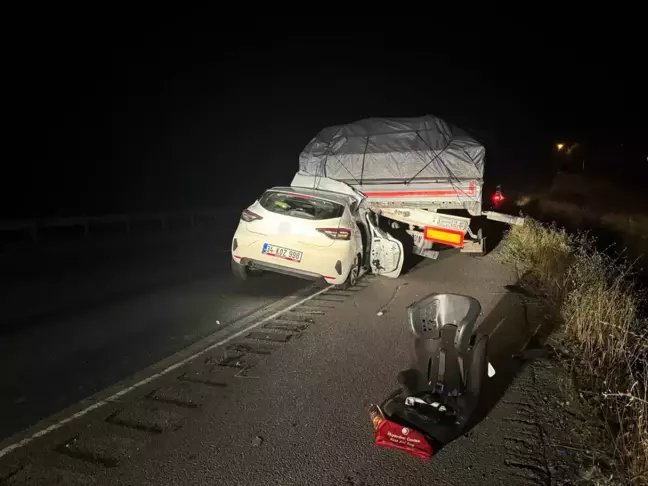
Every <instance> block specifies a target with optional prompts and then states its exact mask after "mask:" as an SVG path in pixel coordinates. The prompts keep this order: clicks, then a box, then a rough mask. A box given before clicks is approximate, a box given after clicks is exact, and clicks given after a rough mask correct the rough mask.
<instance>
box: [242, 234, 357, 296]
mask: <svg viewBox="0 0 648 486" xmlns="http://www.w3.org/2000/svg"><path fill="white" fill-rule="evenodd" d="M268 239H270V241H268V242H269V243H271V244H277V245H278V246H282V247H286V248H290V249H293V250H297V251H302V252H303V256H302V260H301V261H300V262H294V261H288V260H282V259H280V258H276V257H273V256H268V255H264V254H263V253H262V247H263V243H264V242H266V240H268ZM337 243H338V242H336V243H334V244H332V245H331V246H327V247H314V246H313V247H303V246H297V245H295V244H294V242H287V241H281V240H280V239H278V238H264V237H262V236H261V237H260V236H259V235H257V234H254V233H251V232H249V231H247V230H245V229H243V228H239V230H238V231H237V232H236V233H235V235H234V239H233V242H232V258H233V259H234V261H236V262H239V263H241V264H243V265H249V266H251V267H254V268H258V269H264V270H269V271H272V272H277V273H282V274H285V275H291V276H294V277H299V278H304V279H308V280H320V279H323V280H324V281H326V282H328V283H330V284H334V285H339V284H341V283H343V282H344V281H345V280H346V277H347V275H348V274H349V269H350V268H351V265H352V263H353V261H354V256H353V249H352V247H351V245H344V246H341V245H338V244H337ZM339 243H348V242H339Z"/></svg>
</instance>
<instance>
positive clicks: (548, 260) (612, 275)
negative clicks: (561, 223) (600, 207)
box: [500, 219, 648, 484]
mask: <svg viewBox="0 0 648 486" xmlns="http://www.w3.org/2000/svg"><path fill="white" fill-rule="evenodd" d="M595 243H596V241H595V239H594V238H593V237H592V236H589V235H588V234H585V233H582V232H567V231H566V230H564V229H561V228H558V227H557V226H556V225H555V224H554V225H547V224H542V223H540V222H538V221H535V220H533V219H527V220H526V222H525V224H524V225H521V226H514V227H512V228H511V229H510V231H509V232H508V234H507V235H506V237H505V240H504V244H503V245H502V251H501V253H500V258H501V259H502V261H504V262H507V263H511V264H514V265H515V266H516V267H517V269H518V270H519V272H520V275H521V281H522V283H523V284H524V285H526V286H528V287H530V288H532V289H533V291H534V292H535V293H536V294H537V295H540V296H541V298H542V299H543V300H544V301H545V302H546V304H547V308H548V309H552V310H553V311H554V312H555V316H554V317H555V318H556V320H557V322H559V323H560V329H559V330H558V331H557V333H556V335H557V336H558V338H559V339H560V340H561V341H562V342H563V344H564V345H565V347H566V348H567V350H568V351H569V353H568V356H569V358H568V365H569V367H570V368H571V372H572V376H573V377H574V379H575V385H576V387H577V390H578V394H579V396H580V398H581V401H582V406H583V407H585V409H586V410H589V411H590V412H591V413H590V414H589V415H590V416H591V417H596V420H598V421H600V424H601V425H602V426H603V427H604V428H605V430H606V433H607V434H608V437H609V441H610V442H609V443H610V444H611V446H610V454H611V455H612V456H613V458H612V459H613V460H612V464H613V466H614V467H615V469H616V471H617V473H618V474H620V475H621V477H622V478H623V480H622V482H623V484H648V395H647V390H648V321H646V319H645V318H644V316H642V315H641V312H642V311H641V310H640V309H642V308H643V305H644V303H645V302H644V295H643V291H642V289H641V288H640V287H639V285H638V284H637V283H636V280H635V279H634V278H633V277H634V275H633V274H632V271H633V267H632V265H631V264H630V263H628V262H627V261H626V260H622V259H619V258H618V257H612V256H610V255H609V254H608V253H606V252H603V251H601V250H599V249H597V247H596V244H595ZM601 484H604V483H601Z"/></svg>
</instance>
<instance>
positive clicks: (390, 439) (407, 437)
mask: <svg viewBox="0 0 648 486" xmlns="http://www.w3.org/2000/svg"><path fill="white" fill-rule="evenodd" d="M369 415H370V416H371V421H372V422H373V426H374V430H375V431H376V440H375V442H376V445H377V446H379V447H390V448H392V449H398V450H399V451H403V452H406V453H408V454H412V455H414V456H416V457H420V458H421V459H429V458H431V457H432V455H433V454H434V451H433V450H432V446H431V445H430V443H429V442H428V441H427V439H426V438H425V436H424V435H423V434H422V433H420V432H418V431H416V430H414V429H412V428H409V427H403V426H402V425H399V424H397V423H395V422H392V421H391V420H388V419H386V418H385V416H384V415H383V414H382V412H381V410H380V409H379V408H378V407H376V406H375V405H372V406H371V408H370V409H369Z"/></svg>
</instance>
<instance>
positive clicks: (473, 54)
mask: <svg viewBox="0 0 648 486" xmlns="http://www.w3.org/2000/svg"><path fill="white" fill-rule="evenodd" d="M466 10H468V9H466ZM41 13H42V12H41ZM221 14H222V12H221ZM631 17H632V14H631V13H628V15H627V17H623V16H622V19H621V20H619V21H617V20H612V19H610V18H606V19H604V21H603V22H602V23H596V22H592V21H591V20H586V19H585V18H584V17H566V18H562V17H561V16H560V15H558V16H556V17H551V16H550V17H549V18H548V19H547V20H537V19H536V20H535V22H536V24H533V25H531V23H530V19H531V17H528V18H527V19H526V20H525V21H524V22H520V21H501V22H499V23H497V24H496V23H494V22H491V21H484V22H482V23H481V24H480V26H479V27H475V26H472V25H467V22H463V21H462V19H461V18H448V19H442V18H440V17H438V16H437V17H434V16H428V15H427V14H424V13H423V12H420V13H417V12H413V13H412V15H411V16H409V17H394V16H387V17H383V18H374V17H371V16H359V17H357V18H354V17H352V16H344V17H343V16H333V17H331V18H326V19H323V18H320V17H318V15H315V14H313V15H310V16H308V17H307V18H306V19H300V18H285V17H284V18H279V17H272V16H265V17H259V18H257V19H253V18H249V17H245V20H241V17H239V16H237V15H217V14H215V13H214V12H210V11H204V12H189V13H187V12H183V13H173V14H169V15H166V16H164V17H154V16H153V15H149V14H148V13H146V12H145V13H141V12H139V13H138V14H137V15H136V14H134V13H132V12H125V13H123V14H119V15H115V14H114V12H111V14H110V15H107V14H106V13H105V12H93V13H92V14H91V13H88V12H86V13H84V14H83V15H81V14H79V12H73V13H72V12H70V13H67V14H66V13H64V12H61V11H56V12H52V13H51V15H50V16H47V15H45V14H43V15H42V16H41V17H39V18H37V19H36V18H35V19H32V20H31V21H30V22H29V23H28V25H27V26H26V28H25V29H24V30H23V31H22V35H21V36H20V37H18V38H16V39H15V42H14V46H15V47H14V48H13V49H12V52H11V61H12V65H11V66H12V69H11V70H10V71H9V75H8V78H10V80H11V81H13V82H14V83H15V87H13V88H12V89H11V90H8V91H7V94H6V96H7V99H10V100H11V101H13V102H14V105H15V106H16V107H17V114H16V115H15V117H13V116H12V118H11V120H12V122H13V123H12V128H13V130H14V132H15V136H14V137H12V140H10V142H9V144H8V150H7V152H6V153H7V154H11V156H5V157H4V159H5V160H6V163H5V164H4V165H5V167H4V169H3V171H4V174H5V175H4V176H3V177H2V192H3V201H2V214H0V218H21V217H44V216H59V215H71V214H101V213H115V212H126V211H135V210H156V209H185V208H194V207H214V206H221V205H233V206H242V205H245V204H249V203H251V202H253V200H254V198H255V197H257V196H258V195H259V193H260V192H261V191H262V190H263V189H264V188H266V187H268V186H270V185H274V184H287V183H289V181H290V178H291V177H292V175H293V173H294V172H295V171H296V170H297V168H298V156H299V153H300V151H301V149H302V148H303V147H304V145H305V144H306V143H307V142H308V141H309V139H310V138H312V137H313V136H314V135H315V134H316V133H317V131H319V130H320V129H321V128H323V127H325V126H327V125H333V124H340V123H346V122H350V121H353V120H356V119H359V118H363V117H367V116H420V115H424V114H428V113H429V114H433V115H437V116H441V117H443V118H445V119H447V120H448V121H449V122H452V123H455V124H457V125H459V126H461V127H463V128H465V129H468V130H469V131H471V132H472V133H473V135H474V136H475V137H476V138H478V139H479V140H480V141H482V142H483V143H484V144H485V145H486V147H487V154H488V159H487V170H486V179H487V181H489V180H490V181H492V182H494V181H497V182H500V181H504V182H505V184H507V185H509V186H510V185H518V186H522V185H524V184H528V183H530V182H533V181H535V180H541V179H543V178H544V179H546V178H547V177H550V176H551V174H552V170H553V169H552V166H551V163H550V162H549V159H550V157H551V150H552V147H553V144H554V143H555V142H556V141H557V140H563V139H574V140H579V141H581V142H582V143H586V144H588V146H590V148H592V147H594V148H596V147H598V146H606V147H608V148H610V147H619V146H620V144H621V143H624V144H625V145H624V147H628V145H638V144H639V143H640V142H641V143H642V144H645V135H646V133H647V132H648V131H647V129H646V123H645V121H644V116H643V107H644V104H645V103H644V101H645V94H644V91H643V90H644V88H643V85H644V84H646V79H645V75H644V74H642V70H643V69H645V67H644V66H643V63H644V61H645V59H644V60H643V61H642V60H641V56H642V50H643V49H642V45H643V43H642V41H641V39H640V33H641V30H638V29H635V28H633V27H632V26H630V24H629V23H628V22H629V20H628V18H631ZM316 18H317V19H318V20H317V21H315V20H314V19H316ZM531 20H533V19H531ZM644 54H645V53H644ZM9 147H13V148H14V149H15V150H10V149H9ZM632 150H633V151H632V154H633V156H632V157H627V159H628V161H626V162H624V163H626V164H627V167H628V170H631V171H633V172H634V173H637V174H642V173H643V172H644V171H645V169H644V165H645V163H646V158H645V157H646V155H648V153H646V154H643V155H641V154H642V149H636V148H633V149H632ZM614 153H616V152H614ZM637 154H638V155H637ZM611 157H616V155H613V156H611ZM620 160H621V159H618V160H615V162H614V163H612V164H611V163H610V162H609V159H608V160H605V161H603V162H602V163H601V164H599V165H600V168H601V170H602V172H603V173H605V172H606V171H608V172H609V173H610V174H612V173H614V174H618V173H619V170H617V169H618V168H619V165H618V164H620V163H621V162H620ZM624 160H625V159H624ZM610 166H614V170H612V169H611V168H610ZM624 173H627V172H624Z"/></svg>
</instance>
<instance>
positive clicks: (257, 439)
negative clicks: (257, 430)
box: [252, 435, 263, 447]
mask: <svg viewBox="0 0 648 486" xmlns="http://www.w3.org/2000/svg"><path fill="white" fill-rule="evenodd" d="M261 444H263V437H261V436H260V435H257V436H256V437H255V438H254V439H252V447H259V446H260V445H261Z"/></svg>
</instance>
